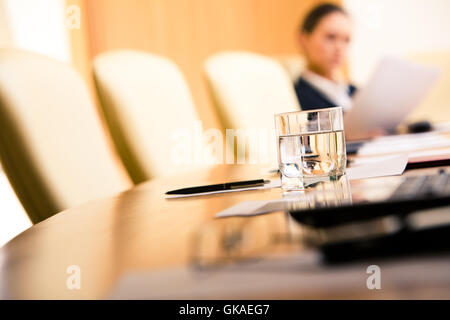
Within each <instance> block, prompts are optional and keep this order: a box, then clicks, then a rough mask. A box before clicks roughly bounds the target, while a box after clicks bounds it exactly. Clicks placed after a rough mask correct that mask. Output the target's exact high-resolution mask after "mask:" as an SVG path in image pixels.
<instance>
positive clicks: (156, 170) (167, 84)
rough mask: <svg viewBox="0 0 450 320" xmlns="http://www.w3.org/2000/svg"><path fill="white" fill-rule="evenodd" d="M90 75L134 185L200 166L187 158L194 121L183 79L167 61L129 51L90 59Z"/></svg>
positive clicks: (190, 102)
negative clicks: (179, 153)
mask: <svg viewBox="0 0 450 320" xmlns="http://www.w3.org/2000/svg"><path fill="white" fill-rule="evenodd" d="M94 77H95V82H96V86H97V91H98V95H99V97H100V100H101V103H102V107H103V111H104V113H105V117H106V119H107V122H108V125H109V128H110V130H111V133H112V136H113V138H114V141H115V142H116V145H117V148H118V150H119V153H120V155H121V157H122V159H123V162H124V163H125V166H126V167H127V169H128V172H129V174H130V175H131V177H132V178H133V181H134V182H135V183H139V182H141V181H144V180H147V179H150V178H152V177H158V176H170V175H175V174H178V173H180V172H185V171H189V170H192V169H195V168H198V167H199V166H201V162H202V161H198V160H196V159H194V156H193V153H194V147H193V144H194V142H193V140H194V137H193V132H194V131H193V130H194V128H195V126H196V121H199V118H198V116H197V113H196V110H195V106H194V103H193V100H192V97H191V94H190V91H189V88H188V86H187V84H186V81H185V79H184V76H183V75H182V73H181V72H180V70H179V69H178V67H177V66H176V65H175V64H174V63H173V62H172V61H171V60H169V59H167V58H165V57H161V56H157V55H153V54H149V53H146V52H141V51H135V50H117V51H111V52H107V53H104V54H101V55H99V56H98V57H96V59H95V61H94ZM197 127H198V123H197ZM183 132H185V133H183ZM184 138H186V139H187V140H186V143H184V142H183V141H182V140H183V139H184ZM184 147H185V152H181V153H182V154H181V155H180V156H179V158H177V157H178V156H177V150H181V149H183V148H184ZM182 158H183V159H182ZM196 161H197V162H198V163H196Z"/></svg>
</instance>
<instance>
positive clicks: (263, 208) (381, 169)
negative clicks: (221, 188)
mask: <svg viewBox="0 0 450 320" xmlns="http://www.w3.org/2000/svg"><path fill="white" fill-rule="evenodd" d="M407 163H408V156H407V155H406V154H403V155H395V156H386V157H383V158H382V159H378V161H377V159H373V158H370V159H361V160H359V161H357V162H356V165H355V166H354V167H351V168H348V169H347V178H348V179H349V180H357V179H365V178H374V177H383V176H394V175H400V174H402V173H403V171H404V170H405V167H406V164H407ZM289 201H291V200H290V199H289V198H285V199H275V200H264V201H244V202H241V203H239V204H237V205H235V206H233V207H230V208H228V209H225V210H223V211H221V212H219V213H217V214H216V217H217V218H225V217H233V216H254V215H259V214H265V213H269V212H276V211H283V210H284V209H285V207H286V205H287V204H288V203H289Z"/></svg>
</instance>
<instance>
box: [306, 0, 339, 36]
mask: <svg viewBox="0 0 450 320" xmlns="http://www.w3.org/2000/svg"><path fill="white" fill-rule="evenodd" d="M335 12H339V13H342V14H345V15H347V12H346V11H345V10H344V9H343V8H342V7H340V6H338V5H335V4H332V3H323V4H320V5H318V6H317V7H315V8H314V9H312V10H311V11H310V12H309V13H308V14H307V15H306V17H305V19H304V20H303V23H302V25H301V31H302V32H305V33H312V32H313V31H314V29H315V28H316V27H317V25H318V24H319V22H320V21H321V20H322V19H323V18H325V17H326V16H327V15H329V14H331V13H335Z"/></svg>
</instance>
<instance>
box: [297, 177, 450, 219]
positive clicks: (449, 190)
mask: <svg viewBox="0 0 450 320" xmlns="http://www.w3.org/2000/svg"><path fill="white" fill-rule="evenodd" d="M442 206H450V175H449V174H446V173H445V172H443V173H440V174H434V175H425V176H411V177H406V178H405V179H404V181H403V182H402V183H401V184H400V185H399V186H398V187H397V188H396V189H395V191H394V192H393V193H392V194H391V195H390V196H388V197H387V198H385V199H384V200H380V201H374V202H371V201H361V202H356V203H355V202H353V203H351V204H343V205H336V206H334V205H331V206H320V207H319V206H316V207H314V208H311V209H302V210H291V211H290V214H291V215H292V216H293V217H294V219H295V220H297V221H298V222H300V223H303V224H306V225H311V226H316V227H327V226H333V225H339V224H345V223H348V222H356V221H363V220H367V219H373V218H377V217H382V216H387V215H393V214H394V215H398V216H407V215H408V214H410V213H413V212H416V211H418V210H424V209H429V208H436V207H442Z"/></svg>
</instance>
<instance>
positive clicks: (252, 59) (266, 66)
mask: <svg viewBox="0 0 450 320" xmlns="http://www.w3.org/2000/svg"><path fill="white" fill-rule="evenodd" d="M205 75H206V81H207V84H208V87H209V90H210V93H211V96H212V99H213V101H214V105H215V108H216V110H217V114H218V115H219V117H220V119H221V121H222V125H223V126H224V128H227V129H241V130H247V132H248V131H249V130H255V131H259V132H261V129H266V130H273V129H274V115H275V114H276V113H281V112H290V111H298V110H300V106H299V103H298V100H297V96H296V94H295V91H294V87H293V83H292V81H291V79H290V77H289V75H288V73H287V72H286V71H285V70H284V68H283V67H282V66H281V64H280V63H279V62H278V61H276V60H275V59H272V58H269V57H266V56H263V55H260V54H256V53H250V52H223V53H219V54H216V55H214V56H212V57H210V58H208V59H207V60H206V62H205ZM249 136H250V135H247V137H246V138H248V137H249ZM229 141H230V142H232V143H233V144H234V141H233V140H232V139H230V140H229ZM247 141H248V142H246V143H245V144H244V143H241V144H240V143H239V142H237V143H236V145H237V147H236V145H233V146H232V147H231V148H233V151H234V149H235V151H236V154H237V157H239V154H241V155H242V154H245V155H246V156H247V159H248V158H249V157H248V155H249V150H250V148H251V146H252V144H254V143H253V142H252V140H247ZM261 145H262V146H263V145H264V143H262V144H261ZM247 146H248V147H247ZM229 147H230V145H229ZM243 149H244V150H243ZM272 149H274V147H273V146H272V147H271V148H270V150H271V151H273V150H272ZM236 159H237V158H236ZM237 161H239V160H237Z"/></svg>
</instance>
